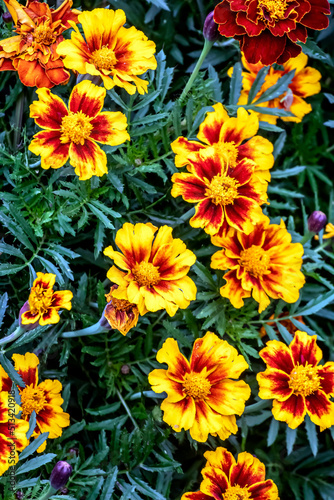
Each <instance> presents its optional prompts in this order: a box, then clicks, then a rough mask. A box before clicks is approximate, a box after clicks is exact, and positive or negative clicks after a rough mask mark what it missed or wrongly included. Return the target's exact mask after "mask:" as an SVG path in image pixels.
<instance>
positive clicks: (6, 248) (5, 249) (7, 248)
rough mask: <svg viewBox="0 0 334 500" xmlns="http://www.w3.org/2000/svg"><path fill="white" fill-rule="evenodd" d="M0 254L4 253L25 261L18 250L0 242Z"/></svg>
mask: <svg viewBox="0 0 334 500" xmlns="http://www.w3.org/2000/svg"><path fill="white" fill-rule="evenodd" d="M0 252H3V253H6V254H8V255H15V257H19V258H20V259H23V260H25V256H24V255H23V253H22V252H21V250H19V249H18V248H15V247H13V246H12V245H8V244H7V243H4V242H3V241H0Z"/></svg>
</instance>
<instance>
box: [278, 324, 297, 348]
mask: <svg viewBox="0 0 334 500" xmlns="http://www.w3.org/2000/svg"><path fill="white" fill-rule="evenodd" d="M282 319H283V318H282ZM276 324H277V328H278V331H279V332H280V334H281V335H282V337H283V340H284V341H285V342H286V344H288V345H289V344H291V342H292V340H293V336H292V335H291V333H290V332H289V330H288V329H287V328H286V327H285V326H284V325H282V323H280V322H279V321H277V323H276Z"/></svg>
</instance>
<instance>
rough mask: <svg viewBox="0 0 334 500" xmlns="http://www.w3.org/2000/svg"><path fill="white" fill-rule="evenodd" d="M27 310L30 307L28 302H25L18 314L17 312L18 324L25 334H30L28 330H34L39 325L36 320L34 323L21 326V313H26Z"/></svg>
mask: <svg viewBox="0 0 334 500" xmlns="http://www.w3.org/2000/svg"><path fill="white" fill-rule="evenodd" d="M29 310H30V305H29V301H28V300H27V301H26V302H25V303H24V304H23V306H22V307H21V309H20V312H19V323H20V326H21V327H22V328H24V329H25V331H26V332H30V330H34V329H35V328H36V327H37V326H38V325H39V321H38V319H37V321H35V323H29V325H23V324H22V321H21V316H22V314H23V313H25V312H26V311H29Z"/></svg>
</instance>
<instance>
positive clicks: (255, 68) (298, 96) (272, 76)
mask: <svg viewBox="0 0 334 500" xmlns="http://www.w3.org/2000/svg"><path fill="white" fill-rule="evenodd" d="M307 60H308V57H307V55H305V54H303V53H300V54H299V55H298V56H297V57H294V58H291V59H289V60H288V61H287V62H286V63H284V64H283V70H278V69H275V68H274V66H271V67H270V69H269V72H268V74H267V75H266V77H265V80H264V83H263V85H262V87H261V89H260V90H259V92H258V93H257V94H256V96H255V97H254V101H256V100H257V99H259V98H260V97H261V96H262V94H263V93H264V92H266V91H267V90H268V89H269V88H270V87H272V86H273V85H275V84H276V83H277V81H278V80H279V78H281V77H282V76H283V75H285V74H286V73H288V72H289V71H292V70H295V75H294V77H293V79H292V80H291V83H290V84H289V87H288V90H287V91H286V92H285V93H284V94H282V95H280V96H278V97H276V98H275V99H271V100H270V101H267V102H261V103H260V104H259V106H261V107H266V108H278V109H285V110H287V111H291V113H293V114H294V115H295V116H282V117H281V119H282V120H284V121H286V122H297V123H298V122H301V121H302V119H303V117H304V116H305V115H306V114H308V113H310V112H311V111H312V106H311V104H308V103H307V102H306V101H305V100H304V99H305V97H309V96H311V95H314V94H318V93H319V92H320V90H321V85H320V82H319V80H320V79H321V73H320V72H319V71H318V70H317V69H314V68H311V67H310V66H306V65H307ZM242 64H243V66H244V68H245V69H246V70H247V71H243V72H242V78H243V80H242V91H241V95H240V98H239V101H238V104H241V105H243V104H247V101H248V95H249V91H250V89H251V87H252V85H253V83H254V81H255V79H256V77H257V74H258V72H259V71H260V70H261V69H262V68H263V67H264V65H263V64H261V63H257V64H250V63H248V62H247V61H246V59H245V56H244V55H242ZM231 74H232V68H230V69H229V71H228V75H229V76H231ZM258 117H259V120H260V121H265V122H267V123H273V124H276V122H277V119H278V117H277V116H275V115H266V114H263V113H258Z"/></svg>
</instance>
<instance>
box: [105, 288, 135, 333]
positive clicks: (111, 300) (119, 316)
mask: <svg viewBox="0 0 334 500" xmlns="http://www.w3.org/2000/svg"><path fill="white" fill-rule="evenodd" d="M117 288H118V285H113V286H112V287H111V288H110V292H109V293H108V294H107V295H106V299H107V302H108V304H107V305H106V307H105V309H104V312H103V315H104V318H105V319H106V320H107V322H108V324H109V325H110V327H111V328H114V329H115V330H118V331H119V332H121V334H122V335H126V334H127V333H128V331H129V330H131V328H133V327H134V326H136V324H137V323H138V317H139V311H138V307H137V306H136V305H135V304H131V302H129V301H128V300H124V299H116V297H114V296H113V292H114V290H117Z"/></svg>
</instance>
